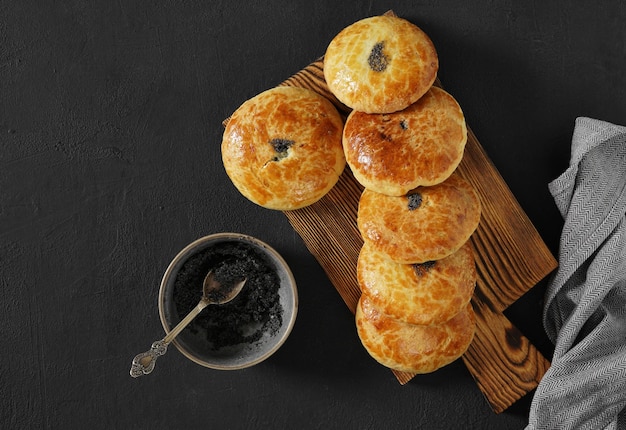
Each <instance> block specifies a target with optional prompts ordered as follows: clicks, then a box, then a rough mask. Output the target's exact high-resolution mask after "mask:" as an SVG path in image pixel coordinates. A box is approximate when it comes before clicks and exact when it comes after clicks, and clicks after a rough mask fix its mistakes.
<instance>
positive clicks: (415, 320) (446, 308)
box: [357, 242, 476, 325]
mask: <svg viewBox="0 0 626 430" xmlns="http://www.w3.org/2000/svg"><path fill="white" fill-rule="evenodd" d="M357 279H358V282H359V286H360V287H361V291H362V292H363V294H365V295H366V296H367V297H368V298H369V299H370V301H371V303H372V305H373V306H375V307H376V308H378V309H380V310H381V312H383V313H385V314H387V315H389V316H391V317H394V318H396V319H399V320H402V321H405V322H407V323H411V324H422V325H431V324H441V323H444V322H446V321H448V320H450V319H451V318H452V317H454V316H455V315H456V314H458V313H459V312H460V311H461V310H462V309H463V308H465V307H466V306H467V304H468V303H469V302H470V300H471V298H472V294H473V293H474V287H475V285H476V264H475V261H474V253H473V251H472V248H471V245H470V244H469V242H466V244H465V245H463V246H462V247H461V248H460V249H459V250H458V251H456V252H454V253H452V254H451V255H449V256H448V257H445V258H442V259H441V260H437V261H429V262H426V263H422V264H399V263H394V262H392V261H391V260H389V259H388V258H387V257H386V256H384V255H383V254H381V253H380V252H378V251H376V250H374V249H373V247H372V246H371V245H370V244H367V243H366V244H365V245H364V246H363V247H362V248H361V252H360V253H359V258H358V262H357Z"/></svg>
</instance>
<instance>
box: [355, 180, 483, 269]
mask: <svg viewBox="0 0 626 430" xmlns="http://www.w3.org/2000/svg"><path fill="white" fill-rule="evenodd" d="M480 214H481V205H480V200H479V197H478V194H477V193H476V191H475V190H474V188H473V187H472V186H471V184H469V183H468V182H467V181H466V180H464V179H463V178H462V177H461V176H460V175H459V174H458V173H453V174H452V175H451V176H450V177H449V178H448V179H446V180H445V181H443V182H442V183H440V184H437V185H432V186H429V187H417V188H415V189H414V190H411V191H409V193H407V195H404V196H388V195H385V194H381V193H377V192H375V191H372V190H369V189H367V188H365V190H364V191H363V193H362V194H361V197H360V199H359V206H358V212H357V225H358V229H359V231H360V233H361V236H362V237H363V240H364V242H369V243H370V244H371V245H372V246H373V247H374V249H376V250H377V251H379V252H381V253H383V254H384V255H386V256H387V257H388V258H389V259H390V260H392V261H395V262H396V263H403V264H414V263H424V262H426V261H431V260H439V259H441V258H444V257H447V256H448V255H450V254H452V253H453V252H455V251H456V250H458V249H459V248H460V247H461V246H462V245H463V244H464V243H465V242H466V241H467V240H468V239H469V238H470V236H471V235H472V233H473V232H474V231H475V230H476V228H477V227H478V223H479V221H480Z"/></svg>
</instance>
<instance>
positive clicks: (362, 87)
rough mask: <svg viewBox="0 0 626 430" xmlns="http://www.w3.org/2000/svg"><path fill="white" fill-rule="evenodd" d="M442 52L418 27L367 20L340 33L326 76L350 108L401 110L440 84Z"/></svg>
mask: <svg viewBox="0 0 626 430" xmlns="http://www.w3.org/2000/svg"><path fill="white" fill-rule="evenodd" d="M438 69H439V59H438V57H437V51H436V50H435V47H434V45H433V43H432V41H431V40H430V38H429V37H428V36H427V35H426V33H424V32H423V31H422V30H421V29H420V28H419V27H417V26H416V25H414V24H413V23H411V22H409V21H407V20H405V19H403V18H399V17H397V16H390V15H383V16H374V17H370V18H365V19H362V20H360V21H357V22H355V23H353V24H351V25H349V26H348V27H346V28H344V29H343V30H342V31H340V32H339V33H338V34H337V35H336V36H335V37H334V38H333V39H332V40H331V42H330V44H329V45H328V47H327V49H326V53H325V55H324V77H325V79H326V83H327V84H328V88H329V89H330V90H331V92H332V93H333V94H334V95H335V97H337V99H339V100H340V101H341V102H342V103H344V104H345V105H346V106H348V107H350V108H352V109H354V110H357V111H360V112H367V113H389V112H395V111H399V110H402V109H404V108H406V107H407V106H409V105H410V104H412V103H414V102H415V101H417V100H418V99H419V98H420V97H421V96H422V95H424V94H425V93H426V91H428V89H429V88H430V87H431V86H432V84H433V83H434V82H435V78H436V77H437V71H438Z"/></svg>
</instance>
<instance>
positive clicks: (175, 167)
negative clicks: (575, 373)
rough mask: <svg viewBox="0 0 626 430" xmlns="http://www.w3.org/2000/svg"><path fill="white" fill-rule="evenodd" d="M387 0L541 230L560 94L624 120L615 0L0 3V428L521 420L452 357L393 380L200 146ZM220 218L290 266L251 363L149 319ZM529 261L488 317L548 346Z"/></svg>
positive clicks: (273, 225)
mask: <svg viewBox="0 0 626 430" xmlns="http://www.w3.org/2000/svg"><path fill="white" fill-rule="evenodd" d="M389 9H393V10H394V11H395V12H396V13H397V14H398V15H400V16H402V17H405V18H407V19H409V20H411V21H412V22H414V23H415V24H417V25H419V26H420V27H422V28H423V29H424V30H425V31H426V32H427V33H428V34H429V35H430V37H431V38H432V40H433V41H434V43H435V45H436V47H437V49H438V52H439V57H440V73H439V77H440V79H441V81H442V82H443V83H444V85H445V87H446V89H447V90H448V91H449V92H450V93H452V94H453V95H454V96H455V97H456V98H457V100H458V101H459V103H460V104H461V106H462V107H463V109H464V112H465V115H466V118H467V121H468V124H469V125H470V127H471V128H472V129H473V131H474V132H475V134H476V135H477V137H478V139H479V140H480V142H481V143H482V145H483V147H484V148H485V150H486V151H487V153H488V154H489V156H490V158H491V159H492V161H493V162H494V164H495V166H496V167H497V168H498V169H499V171H500V173H501V174H502V176H503V177H504V179H505V180H506V182H507V183H508V184H509V186H510V188H511V190H512V191H513V193H514V194H515V196H516V197H517V199H518V200H519V202H520V204H521V206H522V207H523V208H524V210H525V211H526V212H527V214H528V216H529V217H530V219H531V220H532V221H533V223H534V224H535V226H536V227H537V229H538V231H539V232H540V234H541V235H542V237H543V238H544V240H545V241H546V243H547V244H548V246H549V247H550V249H551V250H552V251H553V252H554V253H555V254H557V253H558V238H559V233H560V229H561V226H562V220H561V219H560V216H559V214H558V212H557V210H556V207H555V206H554V204H553V202H552V199H551V197H550V195H549V193H548V189H547V183H548V182H549V181H551V180H552V179H553V178H555V177H556V176H558V174H560V173H561V171H562V170H563V169H565V168H566V167H567V163H568V160H569V144H570V138H571V133H572V130H573V126H574V120H575V118H576V117H577V116H591V117H595V118H598V119H603V120H607V121H612V122H616V123H622V124H623V123H624V122H625V121H626V102H625V100H626V95H625V92H626V82H625V80H626V74H625V73H624V70H625V66H626V26H624V21H625V19H626V5H625V4H624V3H622V2H619V1H607V2H591V1H579V2H569V1H553V2H536V1H532V2H511V1H506V2H493V1H476V2H469V3H468V2H465V1H419V2H416V1H393V0H392V1H387V2H381V1H369V2H337V1H335V0H333V1H328V0H320V1H316V2H309V3H296V2H289V1H268V2H242V1H237V0H233V1H229V2H226V1H213V2H209V1H173V0H163V1H160V2H151V1H134V0H129V1H101V0H92V1H58V2H50V1H39V2H36V1H31V0H20V1H11V0H4V1H0V287H1V291H2V294H3V296H2V299H0V304H1V308H0V310H1V313H2V330H1V331H0V333H2V340H3V344H4V348H3V352H2V354H1V355H0V357H1V358H0V398H2V407H1V408H0V428H3V429H22V428H25V429H28V428H52V429H68V428H92V429H101V428H102V429H104V428H111V429H148V428H154V429H161V428H163V429H177V428H188V429H195V428H215V429H247V428H278V429H283V428H284V429H290V428H303V429H307V428H323V429H328V428H331V429H334V428H337V429H345V428H368V429H381V428H388V429H408V428H428V429H436V428H444V429H448V428H471V429H492V428H493V429H521V428H523V427H524V426H525V424H526V423H527V415H528V410H529V405H530V400H531V396H526V397H525V398H523V399H521V400H520V401H519V402H517V403H516V404H514V405H513V406H512V407H511V408H510V409H508V410H507V411H505V412H504V413H502V414H498V415H497V414H494V413H493V412H492V411H491V409H490V407H489V405H488V403H487V402H486V401H485V399H484V398H483V396H482V394H481V392H480V390H479V389H478V388H477V386H476V384H475V382H474V381H473V379H472V377H471V376H470V374H469V372H468V371H467V369H466V368H465V367H464V365H463V364H462V362H461V361H457V362H455V363H453V364H452V365H450V366H448V367H446V368H443V369H441V370H440V371H437V372H435V373H433V374H430V375H424V376H420V377H417V378H414V379H413V380H412V381H411V382H409V383H408V384H407V385H405V386H401V385H400V384H399V383H398V381H397V380H396V378H395V377H394V376H393V374H392V373H391V372H390V371H388V370H387V369H385V368H383V367H382V366H380V365H378V364H377V363H375V362H374V361H373V360H372V359H371V358H370V357H369V356H368V355H367V354H366V352H365V351H364V349H363V348H362V346H361V345H360V342H359V340H358V337H357V336H356V333H355V326H354V321H353V317H352V314H351V313H350V312H349V310H348V309H347V308H346V306H345V304H344V303H343V302H342V300H341V298H340V297H339V295H338V294H337V292H336V290H335V289H334V288H333V286H332V284H331V283H330V282H329V280H328V278H327V277H326V275H325V273H324V271H323V270H322V268H321V267H320V265H319V264H318V263H317V261H316V260H315V259H314V258H313V257H312V256H311V254H310V253H309V252H308V251H307V249H306V248H305V246H304V243H303V242H302V240H301V238H300V237H299V236H298V235H297V234H296V233H295V232H294V230H293V229H292V227H291V226H290V225H289V223H288V221H287V219H286V218H285V216H284V215H283V214H281V213H280V212H273V211H269V210H266V209H263V208H260V207H257V206H255V205H253V204H252V203H250V202H248V201H247V200H245V199H244V198H243V197H242V196H241V195H240V194H239V193H238V192H237V191H236V190H235V188H234V187H233V186H232V184H231V183H230V182H229V180H228V178H227V177H226V174H225V173H224V170H223V168H222V165H221V158H220V151H219V145H220V141H221V134H222V125H221V121H222V119H224V118H226V117H227V116H228V115H230V113H232V111H233V110H234V109H236V108H237V107H238V106H239V104H240V103H242V102H243V101H244V100H246V99H247V98H249V97H251V96H253V95H255V94H257V93H259V92H261V91H263V90H265V89H267V88H269V87H273V86H275V85H276V84H277V83H279V82H280V81H282V80H283V79H285V78H287V77H288V76H290V75H291V74H293V73H295V72H297V71H298V70H299V69H301V68H302V67H304V66H306V65H307V64H309V63H310V62H311V61H313V60H315V59H316V58H317V57H319V56H321V55H322V54H323V53H324V51H325V48H326V46H327V44H328V43H329V41H330V40H331V39H332V37H333V36H334V35H335V34H336V33H338V32H339V31H340V30H341V29H342V28H343V27H345V26H347V25H348V24H350V23H352V22H354V21H356V20H358V19H361V18H364V17H367V16H371V15H375V14H381V13H384V12H385V11H387V10H389ZM221 231H236V232H241V233H247V234H251V235H253V236H256V237H258V238H260V239H262V240H264V241H266V242H268V243H269V244H270V245H272V246H273V247H275V248H276V249H277V250H278V251H279V252H280V253H282V255H283V256H284V258H285V259H286V260H287V262H288V263H289V264H290V265H291V267H292V269H293V272H294V275H295V277H296V280H297V282H298V287H299V294H300V306H299V314H298V319H297V322H296V325H295V328H294V330H293V332H292V334H291V336H290V338H289V339H288V341H287V342H286V343H285V344H284V346H283V347H282V348H281V349H280V350H279V351H278V352H277V353H276V354H275V355H274V356H272V357H271V358H270V359H269V360H268V361H266V362H264V363H262V364H260V365H258V366H256V367H253V368H250V369H247V370H242V371H237V372H223V371H213V370H209V369H205V368H203V367H200V366H198V365H196V364H194V363H192V362H190V361H189V360H187V359H185V358H184V357H183V356H182V355H181V354H180V353H179V352H178V351H177V350H175V349H174V348H172V350H171V351H170V352H169V353H168V354H167V355H166V356H165V357H163V358H162V359H161V360H160V361H159V364H158V366H157V369H156V370H155V372H154V373H153V374H152V375H149V376H147V377H143V378H140V379H132V378H131V377H130V376H129V374H128V371H129V368H130V362H131V359H132V357H133V356H134V355H135V354H136V353H138V352H141V351H143V350H145V349H146V348H147V347H148V346H149V344H150V343H151V342H152V341H153V340H156V339H158V338H160V337H162V328H161V324H160V322H159V317H158V311H157V307H156V301H157V293H158V286H159V282H160V278H161V276H162V275H163V272H164V271H165V268H166V267H167V265H168V264H169V262H170V260H171V259H172V258H173V257H174V256H175V254H176V253H177V252H178V251H179V250H180V249H181V248H183V247H184V246H185V245H186V244H188V243H189V242H191V241H193V240H194V239H196V238H199V237H201V236H204V235H206V234H209V233H214V232H221ZM544 289H545V282H544V283H540V284H539V285H538V286H537V287H535V288H534V289H533V290H531V292H529V293H528V294H527V295H526V296H524V297H523V298H522V299H521V300H520V301H518V302H517V303H515V304H514V305H513V306H512V307H511V308H509V309H508V310H507V313H506V315H507V316H508V317H509V318H510V319H511V320H512V321H513V322H514V324H515V325H516V326H517V327H518V328H519V329H520V330H521V331H522V332H523V333H524V334H526V336H528V337H529V338H530V339H531V341H532V342H533V343H534V344H535V345H537V346H538V347H539V349H540V350H541V351H542V352H543V353H544V354H545V355H546V356H547V357H549V356H550V354H551V345H550V343H549V342H548V341H547V339H546V338H545V336H544V334H543V331H542V328H541V300H542V294H543V290H544Z"/></svg>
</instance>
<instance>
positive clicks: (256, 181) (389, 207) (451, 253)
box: [221, 15, 481, 373]
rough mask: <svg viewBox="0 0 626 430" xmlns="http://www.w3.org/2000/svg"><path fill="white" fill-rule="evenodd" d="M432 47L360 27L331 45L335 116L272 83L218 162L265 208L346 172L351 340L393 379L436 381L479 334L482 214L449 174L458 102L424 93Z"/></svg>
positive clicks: (324, 186) (457, 136)
mask: <svg viewBox="0 0 626 430" xmlns="http://www.w3.org/2000/svg"><path fill="white" fill-rule="evenodd" d="M438 68H439V61H438V56H437V51H436V50H435V47H434V45H433V43H432V41H431V40H430V38H429V37H428V36H427V35H426V34H425V33H424V32H423V31H422V30H421V29H420V28H418V27H417V26H415V25H414V24H412V23H410V22H409V21H407V20H405V19H402V18H399V17H396V16H394V15H383V16H376V17H371V18H366V19H363V20H360V21H358V22H356V23H354V24H352V25H350V26H348V27H346V28H345V29H344V30H342V31H341V32H340V33H339V34H337V35H336V36H335V37H334V38H333V39H332V41H331V42H330V44H329V46H328V48H327V51H326V53H325V56H324V71H323V72H324V78H325V80H326V83H327V85H328V89H329V90H330V91H331V93H332V94H333V95H334V96H335V97H336V99H337V100H338V101H340V102H341V103H343V104H344V105H345V106H347V107H348V108H350V109H351V112H350V114H349V115H348V116H347V118H346V119H345V121H344V119H343V118H342V117H341V115H340V114H339V112H338V111H337V109H336V108H335V106H334V105H333V104H332V103H331V102H330V101H329V100H328V99H327V98H325V97H323V96H321V95H320V94H318V93H316V92H314V91H311V90H307V89H303V88H296V87H289V86H280V87H277V88H273V89H271V90H267V91H265V92H263V93H261V94H259V95H257V96H255V97H252V98H251V99H249V100H248V101H246V102H244V103H243V104H242V105H241V106H240V107H239V108H238V109H237V110H236V111H235V112H234V113H233V115H232V116H231V118H230V119H229V121H228V123H227V125H226V128H225V131H224V135H223V140H222V146H221V149H222V160H223V164H224V167H225V170H226V173H227V174H228V176H229V177H230V179H231V180H232V182H233V184H234V185H235V187H236V188H237V189H238V190H239V191H240V192H241V193H242V194H243V195H244V196H245V197H247V198H248V199H249V200H251V201H252V202H254V203H256V204H258V205H260V206H263V207H265V208H268V209H275V210H282V211H287V210H293V209H299V208H303V207H305V206H308V205H310V204H312V203H315V202H316V201H318V200H319V199H321V198H322V197H323V196H324V195H326V193H328V191H330V189H331V188H332V187H333V186H334V185H335V184H336V182H337V181H338V179H339V176H340V175H341V174H342V172H343V170H344V168H345V166H346V165H347V166H349V168H350V170H351V171H352V173H353V175H354V178H355V179H356V180H357V181H358V182H359V183H360V184H361V185H363V187H364V190H363V193H362V195H361V197H360V200H359V207H358V216H357V224H358V229H359V231H360V233H361V236H362V238H363V247H362V249H361V251H360V254H359V258H358V262H357V273H356V274H355V276H356V278H357V280H358V283H359V286H360V289H361V293H362V294H361V297H360V300H359V302H358V305H357V308H356V315H355V318H356V327H357V333H358V335H359V337H360V339H361V342H362V344H363V346H364V347H365V349H366V350H367V352H368V353H369V354H370V355H371V356H372V357H373V358H374V359H375V360H377V361H378V362H379V363H381V364H383V365H384V366H386V367H389V368H391V369H394V370H398V371H405V372H411V373H428V372H432V371H434V370H436V369H438V368H440V367H442V366H444V365H446V364H449V363H451V362H452V361H454V360H456V359H457V358H458V357H460V356H461V355H462V354H463V353H464V352H465V351H466V350H467V348H468V346H469V345H470V343H471V342H472V339H473V337H474V331H475V316H474V312H473V309H472V306H471V303H470V300H471V297H472V294H473V291H474V287H475V284H476V267H475V261H474V256H473V253H472V247H471V245H470V244H469V238H470V236H471V235H472V233H473V232H474V231H475V229H476V228H477V226H478V223H479V220H480V213H481V206H480V201H479V199H478V195H477V193H476V192H475V190H474V189H473V187H472V186H471V185H470V184H469V183H468V182H466V181H465V180H464V179H463V178H462V177H461V176H460V175H459V174H458V173H457V172H456V169H457V166H458V165H459V163H460V162H461V159H462V157H463V152H464V148H465V144H466V141H467V128H466V124H465V117H464V115H463V112H462V110H461V108H460V106H459V104H458V103H457V101H456V100H455V99H454V97H452V96H451V95H450V94H448V93H447V92H446V91H444V90H443V89H441V88H439V87H436V86H433V84H434V83H435V80H436V77H437V72H438Z"/></svg>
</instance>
